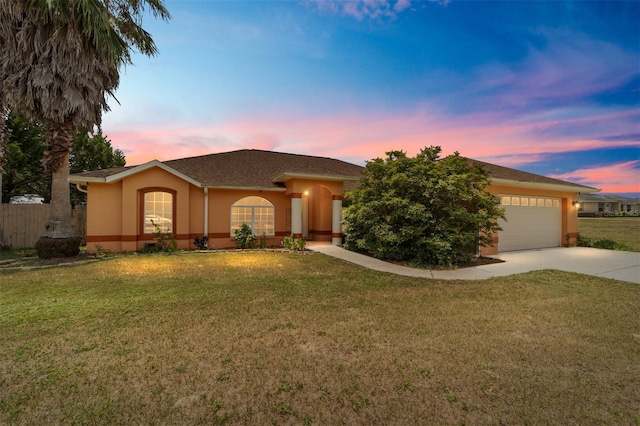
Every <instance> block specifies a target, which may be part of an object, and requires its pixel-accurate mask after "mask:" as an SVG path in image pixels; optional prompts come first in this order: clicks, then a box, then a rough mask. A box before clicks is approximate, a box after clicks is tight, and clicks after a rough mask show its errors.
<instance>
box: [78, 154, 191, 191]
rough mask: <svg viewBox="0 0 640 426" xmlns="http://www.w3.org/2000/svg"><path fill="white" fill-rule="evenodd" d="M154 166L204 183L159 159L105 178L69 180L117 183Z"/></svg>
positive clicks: (186, 178) (181, 177)
mask: <svg viewBox="0 0 640 426" xmlns="http://www.w3.org/2000/svg"><path fill="white" fill-rule="evenodd" d="M153 167H158V168H160V169H162V170H164V171H165V172H167V173H170V174H172V175H174V176H176V177H178V178H180V179H182V180H184V181H187V182H189V183H190V184H192V185H194V186H197V187H202V183H201V182H198V181H197V180H195V179H193V178H191V177H189V176H187V175H185V174H184V173H181V172H179V171H177V170H176V169H174V168H172V167H169V166H167V165H166V164H164V163H161V162H160V161H158V160H151V161H149V162H147V163H144V164H140V165H139V166H135V167H132V168H130V169H127V170H125V171H122V172H119V173H114V174H112V175H110V176H106V177H103V178H97V177H89V176H87V177H81V176H69V182H71V183H92V182H96V183H116V182H119V181H121V180H122V179H124V178H126V177H129V176H132V175H135V174H136V173H140V172H143V171H145V170H148V169H151V168H153Z"/></svg>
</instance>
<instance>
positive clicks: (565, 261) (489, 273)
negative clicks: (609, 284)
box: [308, 242, 640, 284]
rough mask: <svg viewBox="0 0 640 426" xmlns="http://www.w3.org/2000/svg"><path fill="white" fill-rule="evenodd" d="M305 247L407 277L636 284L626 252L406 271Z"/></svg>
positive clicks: (560, 253) (516, 255) (543, 255)
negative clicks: (545, 273)
mask: <svg viewBox="0 0 640 426" xmlns="http://www.w3.org/2000/svg"><path fill="white" fill-rule="evenodd" d="M308 248H309V249H311V250H314V251H317V252H320V253H324V254H326V255H328V256H332V257H335V258H338V259H342V260H345V261H347V262H351V263H355V264H357V265H361V266H363V267H365V268H369V269H373V270H376V271H381V272H389V273H393V274H398V275H405V276H409V277H422V278H435V279H441V280H481V279H487V278H491V277H503V276H506V275H513V274H520V273H523V272H529V271H536V270H541V269H558V270H561V271H568V272H578V273H580V274H587V275H595V276H597V277H604V278H613V279H616V280H620V281H628V282H632V283H636V284H640V253H632V252H626V251H614V250H602V249H594V248H586V247H572V248H550V249H540V250H526V251H514V252H506V253H500V254H498V255H494V256H491V257H495V258H498V259H501V260H504V263H494V264H491V265H482V266H474V267H472V268H462V269H456V270H452V271H439V270H425V269H415V268H407V267H404V266H400V265H395V264H393V263H389V262H384V261H382V260H378V259H374V258H372V257H369V256H364V255H362V254H358V253H354V252H350V251H348V250H345V249H343V248H341V247H337V246H332V245H328V244H322V243H313V242H311V243H310V244H309V246H308Z"/></svg>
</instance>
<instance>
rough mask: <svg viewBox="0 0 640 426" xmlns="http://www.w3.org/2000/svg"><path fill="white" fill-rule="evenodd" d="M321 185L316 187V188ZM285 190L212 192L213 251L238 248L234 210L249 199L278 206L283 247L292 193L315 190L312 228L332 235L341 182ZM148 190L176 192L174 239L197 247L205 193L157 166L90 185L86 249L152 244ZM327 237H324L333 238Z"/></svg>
mask: <svg viewBox="0 0 640 426" xmlns="http://www.w3.org/2000/svg"><path fill="white" fill-rule="evenodd" d="M319 184H320V185H321V186H317V185H319ZM286 187H287V189H286V191H284V190H282V191H259V190H250V191H247V190H234V189H214V188H210V189H208V213H209V220H208V236H209V247H215V248H227V247H233V246H234V245H235V241H234V240H233V238H232V236H231V233H230V226H231V206H232V205H233V204H234V203H235V202H236V201H238V200H239V199H241V198H243V197H247V196H252V195H253V196H259V197H263V198H265V199H267V200H269V202H271V203H272V204H273V206H274V219H275V236H272V237H269V238H268V244H270V245H278V244H280V242H281V241H282V239H283V237H284V236H285V235H288V234H289V233H290V232H291V228H290V226H291V224H290V220H291V219H290V214H291V194H295V193H304V192H305V191H308V190H311V192H314V191H315V192H317V193H318V195H321V198H318V199H317V200H316V199H315V198H313V194H312V193H311V194H310V196H311V199H312V202H311V205H313V213H311V212H310V215H311V214H313V215H314V217H315V219H314V222H312V223H310V225H309V226H310V228H311V227H312V225H313V229H318V230H322V231H324V232H327V231H328V232H330V231H331V195H332V194H334V195H342V182H318V181H312V180H296V179H292V180H290V181H288V182H287V183H286ZM314 188H315V189H314ZM145 189H156V190H169V191H174V192H175V200H174V203H175V217H174V220H175V234H174V236H175V238H176V240H177V242H178V247H179V248H194V246H193V239H194V238H195V237H199V236H202V235H203V233H204V220H205V216H204V202H205V195H204V189H203V188H200V187H198V186H196V185H192V184H190V183H189V182H187V181H185V180H183V179H181V178H179V177H177V176H175V175H173V174H171V173H169V172H166V171H164V170H162V169H160V168H158V167H154V168H151V169H148V170H145V171H142V172H139V173H137V174H134V175H131V176H128V177H125V178H124V179H123V180H121V181H119V182H115V183H111V184H106V183H91V184H89V185H88V187H87V192H88V194H87V197H88V208H87V250H89V251H96V250H98V249H99V250H105V251H106V250H108V251H114V252H119V251H134V250H141V249H143V248H144V245H145V244H148V243H153V242H154V241H155V240H154V237H153V235H152V234H143V233H142V213H141V209H142V206H141V200H140V191H141V190H145ZM330 237H331V236H330V235H328V236H322V238H329V239H330Z"/></svg>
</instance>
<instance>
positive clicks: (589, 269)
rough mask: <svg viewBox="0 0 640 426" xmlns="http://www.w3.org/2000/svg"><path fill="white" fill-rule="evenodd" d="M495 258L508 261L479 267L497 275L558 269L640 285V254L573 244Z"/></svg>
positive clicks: (505, 254)
mask: <svg viewBox="0 0 640 426" xmlns="http://www.w3.org/2000/svg"><path fill="white" fill-rule="evenodd" d="M492 257H495V258H498V259H501V260H504V261H505V263H501V264H497V265H486V266H484V267H483V266H478V267H477V268H486V269H487V270H488V271H491V272H492V273H493V274H495V276H504V275H510V274H512V273H520V272H528V271H535V270H539V269H558V270H561V271H568V272H578V273H580V274H586V275H595V276H597V277H604V278H613V279H616V280H620V281H629V282H632V283H636V284H640V253H633V252H628V251H616V250H603V249H596V248H588V247H572V248H551V249H542V250H526V251H515V252H507V253H500V254H498V255H495V256H492ZM492 267H495V268H492ZM513 271H515V272H513Z"/></svg>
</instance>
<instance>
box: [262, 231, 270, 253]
mask: <svg viewBox="0 0 640 426" xmlns="http://www.w3.org/2000/svg"><path fill="white" fill-rule="evenodd" d="M268 246H269V242H268V241H267V235H266V234H265V233H264V232H263V233H262V235H261V236H260V248H261V249H265V248H267V247H268Z"/></svg>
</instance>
